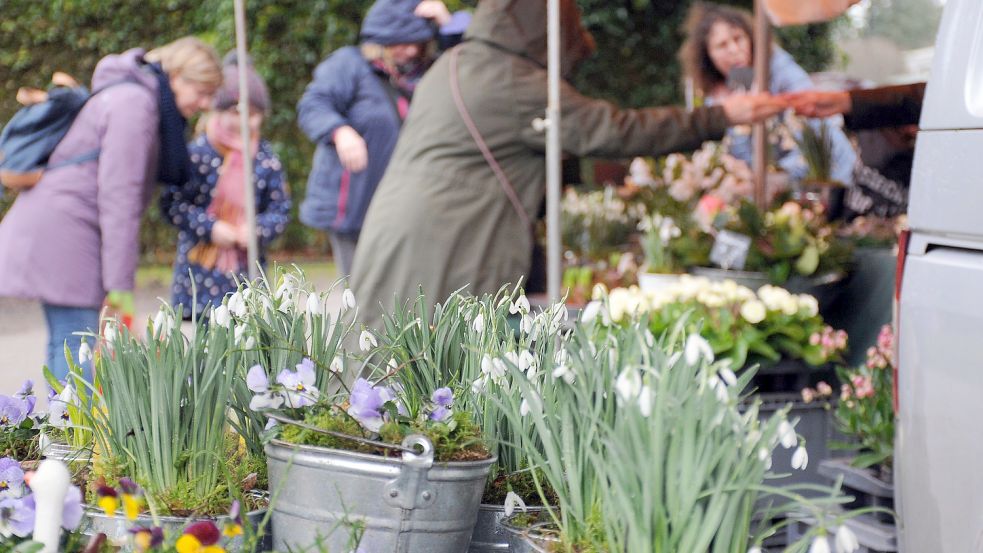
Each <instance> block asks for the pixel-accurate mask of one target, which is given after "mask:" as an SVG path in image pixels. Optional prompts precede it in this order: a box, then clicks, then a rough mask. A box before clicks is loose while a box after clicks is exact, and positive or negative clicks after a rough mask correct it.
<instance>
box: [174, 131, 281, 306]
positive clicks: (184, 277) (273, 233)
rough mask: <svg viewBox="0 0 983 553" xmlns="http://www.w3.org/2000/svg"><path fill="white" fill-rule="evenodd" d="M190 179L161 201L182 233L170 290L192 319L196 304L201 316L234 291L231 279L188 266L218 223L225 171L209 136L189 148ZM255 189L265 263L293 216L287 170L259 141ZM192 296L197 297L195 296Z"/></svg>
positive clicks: (266, 146)
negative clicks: (216, 204)
mask: <svg viewBox="0 0 983 553" xmlns="http://www.w3.org/2000/svg"><path fill="white" fill-rule="evenodd" d="M188 152H189V153H190V155H191V164H192V176H191V180H190V181H189V182H188V183H187V184H185V185H184V186H171V187H167V188H166V189H165V190H164V191H163V192H162V193H161V197H160V208H161V212H162V213H163V214H164V216H165V218H166V219H167V220H169V221H170V222H171V224H173V225H174V226H175V227H177V228H178V246H177V258H176V259H175V262H174V283H173V284H172V285H171V294H172V301H171V303H172V305H173V306H174V308H175V309H177V307H178V306H179V305H180V306H182V308H183V313H184V315H185V316H186V317H187V316H190V314H191V307H192V302H193V300H194V299H195V298H194V293H197V298H196V299H197V301H196V302H195V303H196V304H197V305H196V309H197V312H198V313H201V312H203V311H204V310H205V308H206V307H208V306H209V305H212V306H214V305H218V304H220V303H222V298H223V297H224V296H225V295H226V294H227V293H229V292H232V291H234V290H235V282H234V281H233V278H232V277H233V275H232V274H226V273H222V272H221V271H219V270H217V269H206V268H204V267H202V266H200V265H198V264H195V263H191V262H189V261H188V252H189V251H190V250H191V249H192V248H193V247H194V246H195V245H196V244H199V243H203V242H208V241H209V240H210V237H211V235H212V225H214V224H215V221H216V219H215V218H214V217H213V216H211V215H209V214H208V213H207V209H208V206H209V204H210V203H211V201H212V196H213V194H214V193H215V187H216V184H217V183H218V177H219V173H220V172H221V167H222V156H221V155H220V154H219V153H218V152H217V151H216V150H215V148H213V147H212V145H211V144H210V143H209V142H208V139H207V138H206V137H205V135H201V136H199V137H198V138H196V139H195V140H194V141H192V142H191V143H190V144H189V145H188ZM253 174H254V181H253V182H254V184H255V186H256V226H257V236H258V238H259V249H260V262H261V263H264V262H265V260H264V252H265V250H266V247H267V246H268V245H269V244H270V242H272V241H273V239H274V238H276V237H277V236H279V235H280V234H282V233H283V231H284V229H285V228H286V226H287V221H288V220H289V217H290V195H289V190H288V188H287V183H286V178H285V175H284V172H283V166H282V165H281V163H280V160H279V159H278V158H277V156H276V154H275V153H274V152H273V148H272V147H271V145H270V143H269V142H267V141H265V140H261V141H260V143H259V151H257V152H256V159H255V160H254V161H253ZM193 291H194V292H193Z"/></svg>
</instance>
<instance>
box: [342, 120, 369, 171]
mask: <svg viewBox="0 0 983 553" xmlns="http://www.w3.org/2000/svg"><path fill="white" fill-rule="evenodd" d="M334 146H335V150H337V151H338V159H340V160H341V166H342V167H344V168H345V169H347V170H349V171H351V172H352V173H358V172H359V171H363V170H364V169H365V167H366V165H368V163H369V151H368V148H366V147H365V140H364V139H363V138H362V135H360V134H358V131H356V130H355V129H353V128H351V127H349V126H348V125H345V126H344V127H338V130H336V131H335V132H334Z"/></svg>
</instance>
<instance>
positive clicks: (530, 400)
mask: <svg viewBox="0 0 983 553" xmlns="http://www.w3.org/2000/svg"><path fill="white" fill-rule="evenodd" d="M542 408H543V405H542V401H540V399H539V395H537V394H536V392H533V391H530V392H529V395H528V396H523V398H522V404H520V405H519V415H521V416H523V417H524V416H526V415H528V414H529V413H531V412H533V411H535V412H537V413H538V412H539V411H540V410H541V409H542Z"/></svg>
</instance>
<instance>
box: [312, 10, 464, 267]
mask: <svg viewBox="0 0 983 553" xmlns="http://www.w3.org/2000/svg"><path fill="white" fill-rule="evenodd" d="M469 21H470V15H469V14H467V13H466V12H458V13H455V14H451V13H450V12H449V11H448V10H447V7H446V6H444V4H443V2H441V1H440V0H424V1H422V2H421V1H420V0H377V1H376V2H375V3H374V4H372V7H371V8H369V11H368V13H367V14H366V15H365V20H364V21H363V22H362V29H361V32H360V37H359V38H360V40H361V45H360V46H357V47H356V46H346V47H344V48H341V49H339V50H337V51H335V52H334V53H332V54H331V55H330V56H328V58H327V59H325V60H324V61H323V62H321V64H320V65H318V66H317V68H316V69H315V70H314V80H313V81H311V83H310V84H309V85H307V89H306V90H305V91H304V95H303V97H302V98H301V99H300V102H299V103H298V104H297V119H298V123H299V124H300V128H301V130H302V131H303V132H304V133H305V134H306V135H307V136H308V137H309V138H310V139H311V140H312V141H313V142H314V143H315V144H317V150H316V151H315V153H314V163H313V166H312V167H311V173H310V176H309V178H308V181H307V195H306V197H305V198H304V201H303V202H302V203H301V205H300V221H301V222H302V223H304V224H305V225H307V226H309V227H312V228H316V229H321V230H326V231H328V235H329V238H330V240H331V250H332V253H333V254H334V258H335V263H337V264H338V271H339V272H340V273H341V275H342V276H345V277H347V276H349V275H350V274H351V266H352V260H353V258H354V256H355V245H356V244H357V243H358V235H359V233H360V232H361V230H362V221H363V220H364V219H365V212H366V211H367V210H368V207H369V201H370V200H371V199H372V195H373V194H374V193H375V189H376V187H377V186H378V185H379V181H380V180H381V179H382V175H383V173H385V171H386V166H388V165H389V158H390V157H391V156H392V153H393V149H394V148H395V147H396V139H397V138H398V137H399V129H400V127H401V126H402V124H403V120H404V119H406V115H407V113H408V111H409V106H410V100H411V99H412V97H413V91H414V89H415V88H416V84H417V83H418V82H419V80H420V78H421V77H422V76H423V73H424V72H425V71H426V70H427V68H429V66H430V64H431V62H432V61H433V59H434V55H433V53H432V51H433V47H434V41H435V39H436V40H437V42H438V44H439V46H440V47H441V48H446V47H449V46H452V45H453V44H454V42H455V40H458V41H459V39H460V38H461V36H463V34H464V31H465V29H466V27H467V23H468V22H469ZM434 24H436V26H437V27H439V33H438V32H435V25H434Z"/></svg>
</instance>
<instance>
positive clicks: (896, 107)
mask: <svg viewBox="0 0 983 553" xmlns="http://www.w3.org/2000/svg"><path fill="white" fill-rule="evenodd" d="M924 97H925V83H913V84H906V85H897V86H885V87H880V88H868V89H856V90H836V91H820V90H806V91H803V92H794V93H791V94H785V95H784V96H782V98H783V99H784V100H786V101H787V102H788V103H789V104H790V105H791V106H792V107H793V108H795V111H796V112H798V113H799V114H801V115H805V116H806V117H829V116H831V115H837V114H842V115H843V122H844V124H845V125H846V128H848V129H850V130H855V131H856V130H866V129H879V128H883V127H900V126H904V125H917V124H918V118H919V117H920V116H921V113H922V99H923V98H924Z"/></svg>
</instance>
